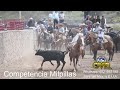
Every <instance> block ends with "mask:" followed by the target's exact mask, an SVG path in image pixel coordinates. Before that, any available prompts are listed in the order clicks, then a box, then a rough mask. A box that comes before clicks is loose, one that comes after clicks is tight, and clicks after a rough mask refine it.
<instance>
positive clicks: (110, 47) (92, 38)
mask: <svg viewBox="0 0 120 90" xmlns="http://www.w3.org/2000/svg"><path fill="white" fill-rule="evenodd" d="M104 38H105V39H106V40H107V42H104V43H103V47H104V49H105V50H107V52H108V53H109V60H111V61H112V59H113V55H114V43H113V41H112V38H111V37H110V36H108V35H104ZM85 40H86V43H89V44H90V45H91V49H92V52H93V54H94V57H93V58H94V60H96V57H97V51H98V50H99V43H97V36H96V34H95V33H93V32H88V34H87V36H86V39H85Z"/></svg>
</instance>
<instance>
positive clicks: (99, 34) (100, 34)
mask: <svg viewBox="0 0 120 90" xmlns="http://www.w3.org/2000/svg"><path fill="white" fill-rule="evenodd" d="M98 40H99V46H100V48H101V49H102V48H103V46H102V43H103V41H104V31H103V29H102V28H101V29H99V30H98Z"/></svg>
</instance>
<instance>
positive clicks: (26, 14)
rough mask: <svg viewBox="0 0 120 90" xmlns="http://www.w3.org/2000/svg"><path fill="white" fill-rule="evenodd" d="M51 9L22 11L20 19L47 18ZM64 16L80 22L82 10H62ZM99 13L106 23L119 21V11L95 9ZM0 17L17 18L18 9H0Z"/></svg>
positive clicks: (70, 20)
mask: <svg viewBox="0 0 120 90" xmlns="http://www.w3.org/2000/svg"><path fill="white" fill-rule="evenodd" d="M50 12H51V11H22V19H25V20H28V19H29V18H30V17H33V18H34V19H35V20H40V19H42V18H48V14H49V13H50ZM64 13H65V15H66V17H65V20H66V22H68V23H80V22H82V21H83V15H84V14H83V12H82V11H72V12H68V11H64ZM97 13H100V15H104V16H105V17H106V19H107V22H108V23H119V22H120V11H97ZM0 17H1V19H18V18H19V11H0Z"/></svg>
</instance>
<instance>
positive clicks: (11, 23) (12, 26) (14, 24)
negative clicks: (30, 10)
mask: <svg viewBox="0 0 120 90" xmlns="http://www.w3.org/2000/svg"><path fill="white" fill-rule="evenodd" d="M24 26H25V22H24V20H21V19H9V20H0V31H3V30H6V29H7V30H23V29H24Z"/></svg>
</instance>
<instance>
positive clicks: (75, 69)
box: [73, 58, 77, 71]
mask: <svg viewBox="0 0 120 90" xmlns="http://www.w3.org/2000/svg"><path fill="white" fill-rule="evenodd" d="M73 64H74V71H77V68H76V63H75V58H73Z"/></svg>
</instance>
